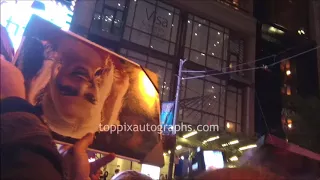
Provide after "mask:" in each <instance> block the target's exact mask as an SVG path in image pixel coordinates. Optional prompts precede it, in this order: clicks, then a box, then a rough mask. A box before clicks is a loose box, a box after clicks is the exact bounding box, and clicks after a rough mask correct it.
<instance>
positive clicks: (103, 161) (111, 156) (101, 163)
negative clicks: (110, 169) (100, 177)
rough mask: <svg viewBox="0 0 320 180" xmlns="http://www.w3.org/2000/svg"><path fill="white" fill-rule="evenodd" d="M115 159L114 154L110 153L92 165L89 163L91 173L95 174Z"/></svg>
mask: <svg viewBox="0 0 320 180" xmlns="http://www.w3.org/2000/svg"><path fill="white" fill-rule="evenodd" d="M115 158H116V156H115V154H114V153H110V154H108V155H106V156H104V157H103V158H100V159H98V160H96V161H94V162H92V163H90V168H91V172H92V173H93V172H96V171H97V170H98V169H100V168H101V167H103V166H105V165H106V164H108V163H110V162H111V161H113V160H114V159H115Z"/></svg>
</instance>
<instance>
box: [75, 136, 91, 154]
mask: <svg viewBox="0 0 320 180" xmlns="http://www.w3.org/2000/svg"><path fill="white" fill-rule="evenodd" d="M93 139H94V135H93V134H92V133H88V134H86V135H85V136H83V137H82V138H81V139H80V140H79V141H78V142H76V144H75V145H74V151H75V152H86V150H87V149H88V147H89V146H90V145H91V144H92V142H93Z"/></svg>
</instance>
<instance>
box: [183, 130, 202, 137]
mask: <svg viewBox="0 0 320 180" xmlns="http://www.w3.org/2000/svg"><path fill="white" fill-rule="evenodd" d="M196 134H198V132H197V131H193V132H190V133H188V134H185V135H183V136H182V137H183V138H185V139H186V138H189V137H191V136H194V135H196Z"/></svg>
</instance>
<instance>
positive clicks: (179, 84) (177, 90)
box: [168, 59, 186, 180]
mask: <svg viewBox="0 0 320 180" xmlns="http://www.w3.org/2000/svg"><path fill="white" fill-rule="evenodd" d="M184 62H186V60H182V59H180V64H179V71H178V77H177V78H178V81H177V89H176V97H175V103H174V116H173V122H172V124H173V125H174V126H175V125H176V123H177V119H178V117H179V98H180V97H179V95H180V86H181V80H182V69H183V64H184ZM173 134H174V137H176V130H175V128H173ZM175 148H176V147H175V146H174V147H173V148H172V149H171V153H170V162H169V171H168V180H172V175H173V163H174V154H175Z"/></svg>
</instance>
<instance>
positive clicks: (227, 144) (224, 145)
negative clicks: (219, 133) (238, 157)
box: [221, 140, 239, 147]
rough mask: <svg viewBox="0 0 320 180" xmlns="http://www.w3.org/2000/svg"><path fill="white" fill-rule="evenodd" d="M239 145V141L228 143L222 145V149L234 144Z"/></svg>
mask: <svg viewBox="0 0 320 180" xmlns="http://www.w3.org/2000/svg"><path fill="white" fill-rule="evenodd" d="M238 143H239V140H233V141H230V142H228V143H225V144H222V145H221V146H222V147H226V146H229V145H234V144H238Z"/></svg>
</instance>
